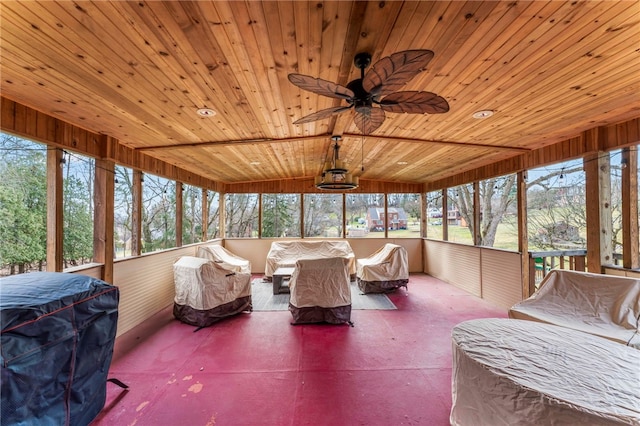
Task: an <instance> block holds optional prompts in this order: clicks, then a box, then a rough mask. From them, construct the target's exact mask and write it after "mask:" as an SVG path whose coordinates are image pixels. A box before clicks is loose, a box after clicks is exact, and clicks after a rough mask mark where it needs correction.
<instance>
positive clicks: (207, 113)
mask: <svg viewBox="0 0 640 426" xmlns="http://www.w3.org/2000/svg"><path fill="white" fill-rule="evenodd" d="M196 112H197V113H198V115H199V116H200V117H213V116H214V115H216V112H215V111H214V110H212V109H210V108H199V109H198V110H197V111H196Z"/></svg>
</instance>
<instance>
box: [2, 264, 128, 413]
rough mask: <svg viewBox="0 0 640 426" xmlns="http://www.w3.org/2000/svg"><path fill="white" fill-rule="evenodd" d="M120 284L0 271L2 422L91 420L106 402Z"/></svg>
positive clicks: (56, 274) (75, 276)
mask: <svg viewBox="0 0 640 426" xmlns="http://www.w3.org/2000/svg"><path fill="white" fill-rule="evenodd" d="M118 303H119V291H118V288H117V287H115V286H113V285H110V284H108V283H106V282H104V281H102V280H99V279H96V278H92V277H89V276H85V275H80V274H67V273H61V272H33V273H28V274H20V275H13V276H10V277H6V278H1V279H0V310H1V320H0V324H1V327H2V331H1V335H0V336H1V337H0V348H1V349H0V362H1V370H2V380H1V383H2V385H1V389H0V394H1V395H2V405H1V407H0V413H1V418H0V424H2V425H88V424H89V423H91V421H93V419H94V418H95V417H96V416H97V415H98V413H99V412H100V410H102V408H103V407H104V404H105V400H106V394H107V389H106V384H107V380H108V379H107V374H108V372H109V367H110V365H111V359H112V356H113V347H114V343H115V337H116V328H117V322H118Z"/></svg>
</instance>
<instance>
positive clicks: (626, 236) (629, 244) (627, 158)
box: [622, 146, 640, 269]
mask: <svg viewBox="0 0 640 426" xmlns="http://www.w3.org/2000/svg"><path fill="white" fill-rule="evenodd" d="M638 235H639V234H638V147H637V146H634V147H631V148H624V149H623V150H622V266H623V267H624V268H626V269H638V268H640V247H639V238H638Z"/></svg>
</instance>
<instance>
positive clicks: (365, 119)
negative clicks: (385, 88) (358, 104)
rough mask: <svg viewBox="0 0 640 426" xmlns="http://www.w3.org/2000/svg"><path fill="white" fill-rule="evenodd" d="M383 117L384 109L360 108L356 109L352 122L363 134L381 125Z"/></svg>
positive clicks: (367, 133) (368, 133)
mask: <svg viewBox="0 0 640 426" xmlns="http://www.w3.org/2000/svg"><path fill="white" fill-rule="evenodd" d="M384 119H385V114H384V111H383V110H381V109H380V108H367V107H364V108H360V109H359V110H356V116H355V117H354V118H353V122H354V123H355V125H356V127H357V128H358V129H360V131H361V132H362V133H364V134H365V135H370V134H371V133H373V132H374V131H376V130H377V129H378V127H380V126H381V125H382V122H383V121H384Z"/></svg>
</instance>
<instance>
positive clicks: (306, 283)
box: [289, 257, 351, 324]
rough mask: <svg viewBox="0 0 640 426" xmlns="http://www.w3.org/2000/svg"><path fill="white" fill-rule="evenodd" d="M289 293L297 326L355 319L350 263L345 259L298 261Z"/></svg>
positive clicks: (339, 322) (290, 305) (336, 322)
mask: <svg viewBox="0 0 640 426" xmlns="http://www.w3.org/2000/svg"><path fill="white" fill-rule="evenodd" d="M289 291H290V293H291V295H290V299H289V310H290V311H291V313H292V315H293V319H294V322H293V323H294V324H303V323H312V322H329V323H333V324H342V323H345V322H349V320H350V319H351V288H350V279H349V260H348V259H346V258H344V257H329V258H326V259H302V260H298V261H297V262H296V269H295V270H294V271H293V274H292V275H291V280H290V281H289Z"/></svg>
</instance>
